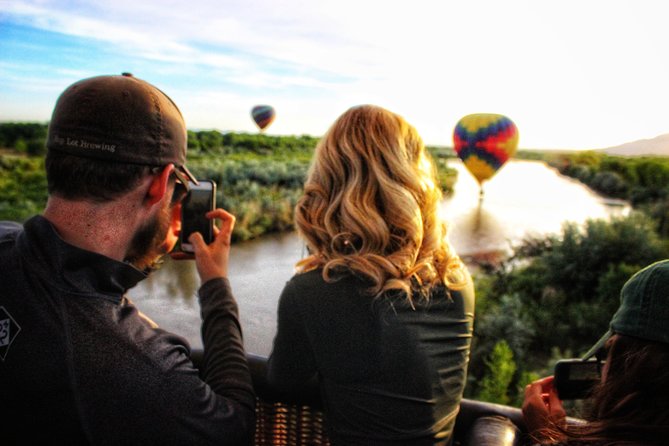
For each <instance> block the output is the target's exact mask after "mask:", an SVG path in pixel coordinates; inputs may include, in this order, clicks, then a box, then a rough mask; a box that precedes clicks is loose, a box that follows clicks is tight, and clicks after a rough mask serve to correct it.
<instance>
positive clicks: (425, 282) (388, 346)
mask: <svg viewBox="0 0 669 446" xmlns="http://www.w3.org/2000/svg"><path fill="white" fill-rule="evenodd" d="M440 201H441V191H440V189H439V187H438V185H437V180H436V176H435V172H434V167H433V165H432V162H431V161H430V159H429V157H428V154H427V153H426V151H425V147H424V146H423V142H422V140H421V138H420V136H419V135H418V133H417V132H416V130H415V129H414V128H413V127H412V126H410V125H409V124H407V123H406V122H405V121H404V119H402V118H401V117H400V116H398V115H396V114H394V113H391V112H389V111H387V110H385V109H383V108H380V107H376V106H371V105H364V106H358V107H353V108H351V109H349V110H348V111H347V112H345V113H344V114H343V115H342V116H340V117H339V118H338V119H337V121H336V122H335V123H334V124H333V126H332V127H331V128H330V130H329V131H328V132H327V134H326V135H325V136H324V137H323V139H322V140H321V141H320V143H319V144H318V146H317V148H316V152H315V155H314V160H313V163H312V166H311V168H310V171H309V174H308V178H307V180H306V183H305V187H304V194H303V196H302V197H301V198H300V200H299V201H298V203H297V206H296V209H295V213H296V215H295V221H296V225H297V229H298V232H299V234H300V235H301V237H302V238H303V239H304V240H305V241H306V244H307V247H308V249H309V256H308V257H306V258H305V259H303V260H301V261H300V262H299V263H298V274H296V275H295V276H294V277H293V278H292V279H291V280H290V281H289V282H288V283H287V284H286V286H285V288H284V290H283V293H282V295H281V298H280V301H279V311H278V313H279V314H278V331H277V335H276V338H275V340H274V350H273V352H272V355H271V357H270V361H269V371H268V379H269V381H270V383H272V384H274V385H275V386H277V387H279V388H281V389H296V388H299V387H301V386H302V385H304V383H305V382H307V381H309V380H310V379H311V378H315V377H317V378H318V382H319V386H320V389H321V394H322V396H323V400H324V405H325V412H326V417H327V421H328V427H329V435H330V437H331V439H332V441H333V443H334V444H346V445H355V444H360V445H375V444H402V445H434V444H439V445H446V444H449V443H450V437H451V433H452V430H453V424H454V422H455V416H456V414H457V412H458V407H459V403H460V399H461V397H462V391H463V388H464V385H465V377H466V369H467V362H468V358H469V348H470V341H471V336H472V326H473V318H474V290H473V286H472V283H471V279H470V276H469V274H468V272H467V270H466V269H465V267H464V266H463V264H462V262H461V261H460V259H459V258H458V257H457V256H456V255H455V253H454V252H453V251H452V250H451V248H450V246H449V244H448V242H447V240H446V228H445V225H444V223H443V222H442V221H441V220H440V218H439V206H440Z"/></svg>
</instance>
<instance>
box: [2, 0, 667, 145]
mask: <svg viewBox="0 0 669 446" xmlns="http://www.w3.org/2000/svg"><path fill="white" fill-rule="evenodd" d="M667 17H669V2H666V1H665V0H657V1H655V0H628V1H620V0H559V1H552V0H551V1H544V0H527V1H523V0H506V1H503V0H402V1H396V0H381V1H377V0H333V1H330V0H306V1H301V0H283V1H282V0H257V1H256V0H239V1H237V0H190V1H175V0H114V1H111V2H102V1H98V2H91V1H78V0H0V122H6V121H30V122H34V121H39V122H47V121H48V120H49V118H50V115H51V111H52V109H53V105H54V103H55V101H56V99H57V97H58V95H59V94H60V92H61V91H63V90H64V89H65V88H66V87H67V86H68V85H70V84H71V83H73V82H75V81H77V80H79V79H81V78H85V77H90V76H95V75H99V74H120V73H122V72H131V73H133V74H134V75H135V76H136V77H140V78H142V79H145V80H147V81H149V82H151V83H152V84H154V85H156V86H157V87H159V88H160V89H162V90H163V91H165V92H166V93H167V94H168V95H169V96H170V97H171V98H172V99H173V100H174V101H175V102H176V103H177V104H178V105H179V108H180V109H181V111H182V113H183V114H184V116H185V119H186V123H187V126H188V128H189V129H192V130H204V129H217V130H220V131H224V132H225V131H236V132H256V131H257V128H256V127H255V124H254V123H253V121H252V120H251V117H250V110H251V108H252V107H253V106H254V105H257V104H270V105H272V106H274V108H275V109H276V112H277V117H276V120H275V121H274V123H273V124H272V125H271V126H270V127H269V128H268V129H267V130H266V133H268V134H271V135H302V134H309V135H313V136H321V135H323V134H324V133H325V132H326V131H327V129H328V128H329V126H330V125H331V124H332V123H333V122H334V120H335V119H336V118H337V117H338V116H339V115H340V114H342V113H343V112H344V111H346V110H347V109H348V108H349V107H351V106H354V105H358V104H376V105H379V106H382V107H385V108H387V109H389V110H391V111H393V112H395V113H397V114H399V115H402V116H403V117H404V118H405V119H406V120H407V121H408V122H409V123H411V124H412V125H413V126H414V127H416V129H417V130H418V132H419V133H420V134H421V135H422V137H423V139H424V140H425V142H426V143H427V144H430V145H447V146H450V145H452V132H453V128H454V126H455V125H456V123H457V121H458V120H459V119H460V118H461V117H462V116H464V115H467V114H470V113H500V114H503V115H506V116H508V117H509V118H511V119H512V120H513V121H514V122H515V123H516V125H517V127H518V129H519V132H520V147H521V148H527V149H594V148H605V147H611V146H616V145H619V144H623V143H626V142H631V141H636V140H640V139H649V138H654V137H656V136H658V135H661V134H665V133H669V26H667V25H666V21H667Z"/></svg>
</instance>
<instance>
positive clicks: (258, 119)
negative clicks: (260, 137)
mask: <svg viewBox="0 0 669 446" xmlns="http://www.w3.org/2000/svg"><path fill="white" fill-rule="evenodd" d="M275 116H276V113H275V112H274V107H272V106H271V105H256V106H255V107H253V108H252V109H251V117H252V118H253V120H254V121H255V123H256V125H257V126H258V127H259V128H260V131H263V130H265V128H267V127H269V125H270V124H271V123H272V121H274V117H275Z"/></svg>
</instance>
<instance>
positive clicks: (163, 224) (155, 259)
mask: <svg viewBox="0 0 669 446" xmlns="http://www.w3.org/2000/svg"><path fill="white" fill-rule="evenodd" d="M170 218H171V212H170V207H169V204H167V205H166V206H165V207H164V208H163V209H161V210H160V212H158V213H157V214H156V215H155V216H154V217H153V218H152V219H151V220H149V221H148V222H147V223H146V224H144V225H143V226H142V227H140V228H139V229H138V230H137V231H136V232H135V234H134V235H133V237H132V240H131V241H130V247H129V248H128V253H127V254H126V256H125V261H126V262H128V263H130V264H132V265H133V266H135V268H137V269H139V270H141V271H144V272H147V273H148V272H151V271H154V270H156V269H157V268H158V267H159V266H160V264H161V263H162V262H161V259H162V257H163V256H164V255H165V254H167V250H166V249H165V239H166V237H167V231H169V229H170Z"/></svg>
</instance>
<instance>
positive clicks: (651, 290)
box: [523, 260, 669, 445]
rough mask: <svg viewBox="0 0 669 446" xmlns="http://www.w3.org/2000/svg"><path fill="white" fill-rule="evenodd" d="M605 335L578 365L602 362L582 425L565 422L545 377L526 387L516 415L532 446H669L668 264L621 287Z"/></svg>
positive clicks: (656, 265)
mask: <svg viewBox="0 0 669 446" xmlns="http://www.w3.org/2000/svg"><path fill="white" fill-rule="evenodd" d="M620 300H621V303H620V307H619V308H618V311H617V312H616V313H615V314H614V316H613V319H611V323H610V326H609V330H608V331H607V332H606V333H605V334H604V336H602V338H601V339H600V340H599V341H598V342H597V343H596V344H595V345H594V346H593V347H592V348H591V349H590V350H589V351H588V352H587V353H586V354H585V356H584V357H583V360H588V359H590V358H592V357H593V356H596V357H597V358H598V360H600V358H605V362H604V364H603V365H602V367H601V375H602V376H601V382H600V383H599V384H598V385H597V386H596V388H595V389H594V391H593V394H592V409H591V415H590V417H589V418H588V422H586V423H585V424H583V425H574V426H572V425H570V426H567V425H566V424H565V411H564V409H563V407H562V403H561V402H560V400H559V398H558V396H557V393H556V391H555V389H554V387H553V381H552V377H548V378H544V379H542V380H538V381H536V382H534V383H532V384H530V385H528V386H527V387H526V389H525V401H524V403H523V416H524V419H525V423H526V425H527V428H528V431H529V432H530V433H531V434H532V436H533V438H534V439H535V440H537V441H538V442H539V444H564V445H613V444H615V445H666V444H669V260H663V261H660V262H657V263H654V264H652V265H650V266H647V267H646V268H644V269H642V270H641V271H639V272H637V273H636V274H635V275H634V276H632V278H630V280H629V281H627V283H626V284H625V285H624V286H623V289H622V291H621V294H620Z"/></svg>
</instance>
